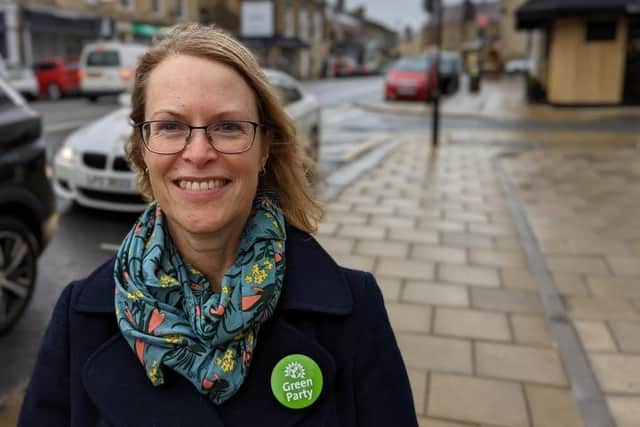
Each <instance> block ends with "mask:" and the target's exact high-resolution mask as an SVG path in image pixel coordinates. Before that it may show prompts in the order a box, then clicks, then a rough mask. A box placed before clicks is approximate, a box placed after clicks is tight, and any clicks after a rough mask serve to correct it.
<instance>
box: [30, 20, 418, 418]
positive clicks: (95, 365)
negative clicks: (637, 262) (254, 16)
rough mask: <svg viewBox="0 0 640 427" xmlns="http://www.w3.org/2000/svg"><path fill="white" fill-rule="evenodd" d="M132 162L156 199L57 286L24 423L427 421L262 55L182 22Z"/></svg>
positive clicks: (136, 103) (136, 99)
mask: <svg viewBox="0 0 640 427" xmlns="http://www.w3.org/2000/svg"><path fill="white" fill-rule="evenodd" d="M131 120H132V122H133V123H134V131H133V133H132V135H131V137H130V139H129V141H128V143H127V148H126V151H127V154H128V156H129V160H130V162H131V164H132V165H133V167H134V169H135V170H136V171H137V173H138V176H139V184H140V188H141V190H142V191H143V192H144V193H145V194H146V195H147V196H149V198H150V199H152V200H153V202H152V203H151V204H150V205H149V207H148V208H147V209H146V210H145V211H144V212H143V213H142V215H141V216H140V218H139V219H138V220H137V221H136V223H135V225H134V226H133V228H132V230H131V231H130V233H129V234H128V235H127V236H126V237H125V239H124V241H123V242H122V245H121V247H120V250H119V251H118V253H117V255H116V256H115V257H114V259H112V260H110V261H109V262H107V263H106V264H104V265H103V266H101V267H99V268H98V269H97V270H96V271H95V272H94V273H93V274H91V275H90V276H89V277H88V278H86V279H84V280H81V281H77V282H73V283H72V284H71V285H69V286H68V287H67V288H66V289H65V290H64V292H63V293H62V295H61V297H60V300H59V301H58V303H57V305H56V307H55V309H54V313H53V318H52V320H51V323H50V325H49V327H48V330H47V332H46V334H45V337H44V339H43V343H42V347H41V350H40V353H39V356H38V361H37V363H36V367H35V370H34V373H33V377H32V379H31V383H30V385H29V387H28V390H27V393H26V396H25V400H24V404H23V407H22V412H21V416H20V421H19V425H23V426H41V425H55V426H58V425H59V426H63V425H64V426H67V425H72V426H83V427H84V426H90V425H112V426H123V425H132V426H179V425H197V424H201V423H206V425H209V426H223V425H224V426H253V425H264V426H277V427H281V426H290V425H305V426H312V425H323V426H339V425H340V426H341V425H345V426H355V425H359V426H377V425H390V424H392V423H393V424H394V425H401V426H415V425H416V419H415V413H414V408H413V403H412V397H411V393H410V389H409V384H408V379H407V374H406V371H405V369H404V365H403V363H402V359H401V357H400V352H399V350H398V347H397V344H396V341H395V338H394V336H393V332H392V331H391V328H390V325H389V321H388V318H387V315H386V312H385V309H384V306H383V302H382V298H381V295H380V291H379V289H378V287H377V285H376V283H375V280H374V279H373V277H372V276H371V275H370V274H368V273H364V272H360V271H354V270H347V269H343V268H340V267H338V266H337V265H336V264H335V262H334V261H333V260H332V259H331V257H330V256H329V255H328V254H327V253H326V252H325V251H324V250H323V249H322V248H321V247H320V246H319V245H318V244H317V243H316V242H315V240H314V239H313V238H312V237H311V236H310V234H309V233H312V232H314V231H315V229H316V225H317V222H318V219H319V216H320V208H319V205H318V204H317V202H316V201H315V200H314V199H313V196H312V194H311V192H310V190H309V187H308V184H307V182H306V180H305V176H304V168H303V164H302V158H303V156H302V153H301V152H300V147H299V144H297V143H296V140H295V134H294V127H293V125H292V124H291V122H290V121H289V119H288V118H287V116H286V115H285V113H284V111H283V109H282V107H281V106H280V104H279V101H278V99H277V97H276V96H275V95H274V92H273V90H272V89H271V88H270V86H269V84H268V83H267V81H266V79H265V76H264V74H263V73H262V71H261V70H260V68H259V66H258V64H257V62H256V61H255V59H254V58H253V56H252V55H251V54H250V53H249V52H248V51H247V50H246V49H245V48H244V47H242V46H241V45H240V44H238V43H237V42H236V41H235V40H233V39H232V38H230V37H229V36H227V35H225V34H224V33H222V32H220V31H218V30H215V29H213V28H210V27H202V26H198V25H187V26H181V27H178V28H177V29H175V30H174V31H173V32H172V33H171V34H169V35H168V36H167V37H166V38H165V39H164V40H161V41H160V42H159V43H158V44H156V45H155V46H154V47H152V48H151V50H150V51H149V52H148V53H146V54H145V55H144V56H143V57H142V58H141V61H140V64H139V66H138V69H137V73H136V79H135V84H134V88H133V93H132V112H131Z"/></svg>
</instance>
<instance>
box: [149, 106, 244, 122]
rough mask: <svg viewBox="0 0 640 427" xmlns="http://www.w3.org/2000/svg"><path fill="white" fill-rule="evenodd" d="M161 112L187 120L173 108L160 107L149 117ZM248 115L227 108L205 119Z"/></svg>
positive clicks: (235, 118) (213, 119)
mask: <svg viewBox="0 0 640 427" xmlns="http://www.w3.org/2000/svg"><path fill="white" fill-rule="evenodd" d="M162 114H168V115H170V116H173V117H175V118H177V119H179V120H181V121H184V122H187V121H188V120H187V117H186V116H185V115H183V114H182V113H179V112H177V111H175V110H171V109H161V110H158V111H155V112H154V113H153V114H152V115H151V118H152V119H153V118H154V117H156V116H158V115H162ZM247 116H248V114H246V113H244V112H241V111H237V110H228V111H221V112H219V113H216V114H214V115H213V116H211V117H210V118H209V119H208V120H207V121H208V122H213V121H216V120H225V119H227V120H248V119H246V117H247Z"/></svg>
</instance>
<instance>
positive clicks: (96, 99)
mask: <svg viewBox="0 0 640 427" xmlns="http://www.w3.org/2000/svg"><path fill="white" fill-rule="evenodd" d="M89 102H91V103H96V102H98V97H97V96H90V97H89Z"/></svg>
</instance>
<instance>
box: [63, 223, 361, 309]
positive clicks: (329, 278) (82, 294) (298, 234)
mask: <svg viewBox="0 0 640 427" xmlns="http://www.w3.org/2000/svg"><path fill="white" fill-rule="evenodd" d="M285 246H286V253H285V255H286V258H285V259H286V261H287V269H286V273H285V282H284V287H283V291H282V295H281V297H280V302H279V308H280V309H281V310H296V311H310V312H316V313H324V314H334V315H342V314H349V313H351V309H352V305H353V299H352V296H351V291H350V289H349V286H348V284H347V282H346V278H345V276H344V273H343V272H342V271H341V270H340V268H339V267H338V265H337V264H336V262H335V261H334V260H333V258H331V256H330V255H329V254H328V253H327V252H326V251H325V250H324V249H323V248H322V247H321V246H320V245H319V244H318V242H317V241H316V240H315V239H314V238H313V237H312V236H311V235H309V234H307V233H305V232H303V231H300V230H298V229H296V228H294V227H291V226H287V241H286V245H285ZM113 266H114V258H111V259H110V260H109V261H107V262H106V263H105V264H103V265H102V266H101V267H99V268H98V269H97V270H96V271H94V272H93V273H92V274H91V276H89V277H88V278H87V279H86V280H85V281H84V282H86V285H85V286H82V287H81V288H80V290H79V292H77V293H76V294H75V295H74V297H73V299H72V302H71V304H72V307H73V308H74V309H75V310H77V311H81V312H87V313H105V314H111V313H114V311H115V308H114V296H113V295H114V287H115V284H114V282H113Z"/></svg>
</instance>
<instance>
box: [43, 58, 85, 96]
mask: <svg viewBox="0 0 640 427" xmlns="http://www.w3.org/2000/svg"><path fill="white" fill-rule="evenodd" d="M33 71H34V73H35V75H36V79H37V80H38V86H39V90H40V95H44V96H46V97H48V98H49V99H59V98H61V97H62V96H65V95H69V94H72V93H77V92H78V91H79V88H80V78H79V74H78V58H50V59H43V60H41V61H38V62H36V63H35V64H34V65H33Z"/></svg>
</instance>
